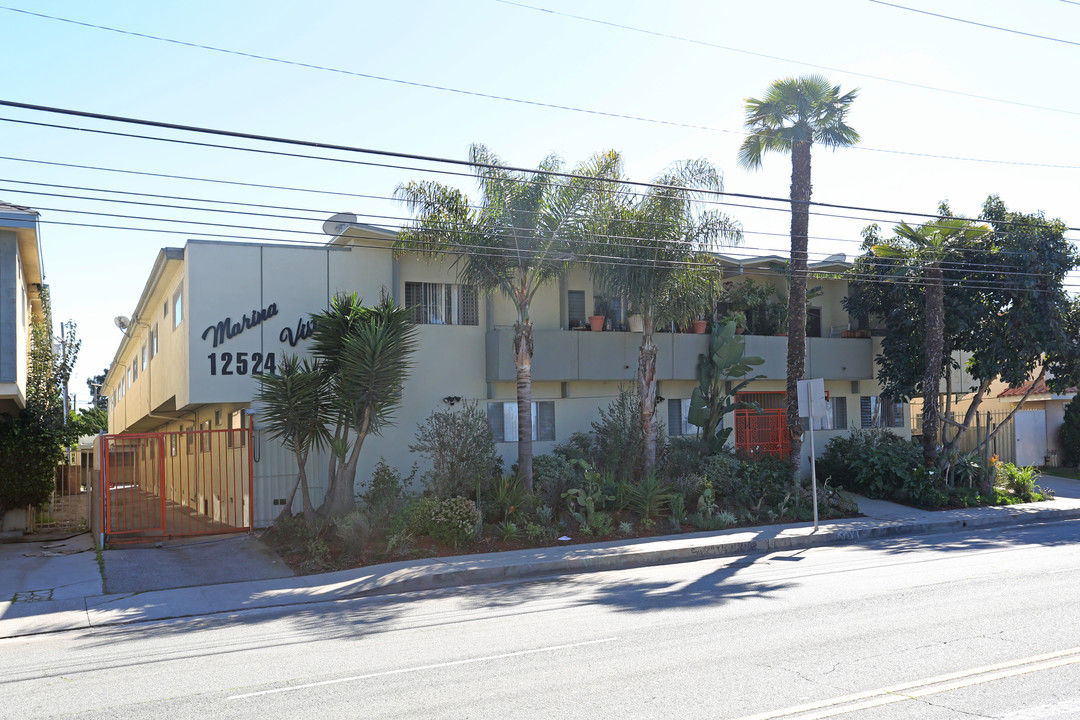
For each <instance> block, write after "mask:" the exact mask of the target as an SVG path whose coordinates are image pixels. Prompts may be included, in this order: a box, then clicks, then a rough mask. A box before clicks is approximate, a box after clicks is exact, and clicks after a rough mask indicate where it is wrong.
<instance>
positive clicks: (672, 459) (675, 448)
mask: <svg viewBox="0 0 1080 720" xmlns="http://www.w3.org/2000/svg"><path fill="white" fill-rule="evenodd" d="M704 450H705V448H704V446H703V444H702V443H701V441H700V440H698V439H697V438H696V437H673V438H671V440H670V442H668V445H667V448H666V449H665V450H664V456H663V458H662V459H661V462H660V472H661V474H662V475H663V477H664V479H665V480H667V481H668V482H669V483H673V482H675V480H676V479H677V478H681V477H686V476H687V475H694V474H698V473H700V472H701V471H702V468H703V467H704V465H705V452H704Z"/></svg>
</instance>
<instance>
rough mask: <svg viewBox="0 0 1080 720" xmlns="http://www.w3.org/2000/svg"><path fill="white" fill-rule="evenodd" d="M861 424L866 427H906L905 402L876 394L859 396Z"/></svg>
mask: <svg viewBox="0 0 1080 720" xmlns="http://www.w3.org/2000/svg"><path fill="white" fill-rule="evenodd" d="M859 414H860V416H861V417H860V425H861V426H862V427H864V428H874V427H884V428H888V427H904V403H902V402H900V401H897V400H892V399H890V398H886V397H878V396H876V395H864V396H862V397H860V398H859Z"/></svg>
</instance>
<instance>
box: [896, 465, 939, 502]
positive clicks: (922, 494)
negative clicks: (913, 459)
mask: <svg viewBox="0 0 1080 720" xmlns="http://www.w3.org/2000/svg"><path fill="white" fill-rule="evenodd" d="M893 496H894V497H896V498H898V499H901V500H906V501H907V502H909V503H911V504H912V505H916V506H918V507H922V508H926V509H928V510H935V509H937V508H940V507H944V506H945V505H946V504H948V502H949V494H948V492H947V490H946V487H945V483H944V481H943V480H942V478H941V473H940V472H939V471H937V470H936V469H927V468H926V467H925V466H923V465H916V466H915V467H914V468H912V470H911V472H910V473H909V474H908V476H907V477H906V478H904V484H903V485H902V486H901V487H900V491H899V492H897V493H894V495H893Z"/></svg>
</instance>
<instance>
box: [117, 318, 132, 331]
mask: <svg viewBox="0 0 1080 720" xmlns="http://www.w3.org/2000/svg"><path fill="white" fill-rule="evenodd" d="M113 323H115V324H116V327H118V328H120V329H121V330H123V331H125V332H126V331H127V329H128V328H129V327H131V320H129V319H128V318H127V317H126V316H124V315H117V316H116V317H114V318H113Z"/></svg>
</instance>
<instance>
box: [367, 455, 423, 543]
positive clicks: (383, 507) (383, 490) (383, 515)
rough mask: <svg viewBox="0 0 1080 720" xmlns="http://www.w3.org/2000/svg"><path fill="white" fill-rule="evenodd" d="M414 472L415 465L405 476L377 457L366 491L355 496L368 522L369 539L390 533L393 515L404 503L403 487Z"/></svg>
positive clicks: (408, 482) (410, 480)
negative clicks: (377, 460)
mask: <svg viewBox="0 0 1080 720" xmlns="http://www.w3.org/2000/svg"><path fill="white" fill-rule="evenodd" d="M415 474H416V467H415V466H414V467H413V471H412V473H410V474H409V476H408V477H405V476H404V475H402V474H401V473H400V472H399V471H398V470H396V469H395V468H392V467H390V466H389V465H387V464H386V461H385V460H383V459H382V458H379V462H378V463H377V464H376V465H375V470H374V471H373V472H372V474H371V481H370V483H369V484H368V489H367V492H361V493H360V494H359V495H358V496H357V497H358V500H359V501H360V509H361V510H362V511H363V513H364V516H365V518H366V520H367V522H368V531H369V539H370V537H380V538H381V537H385V536H386V535H388V534H390V532H391V526H392V525H393V524H394V517H395V515H396V514H397V513H398V512H399V511H400V510H401V509H402V508H403V507H404V505H405V494H404V491H405V487H406V486H407V485H409V484H410V483H411V482H412V479H413V476H414V475H415Z"/></svg>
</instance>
